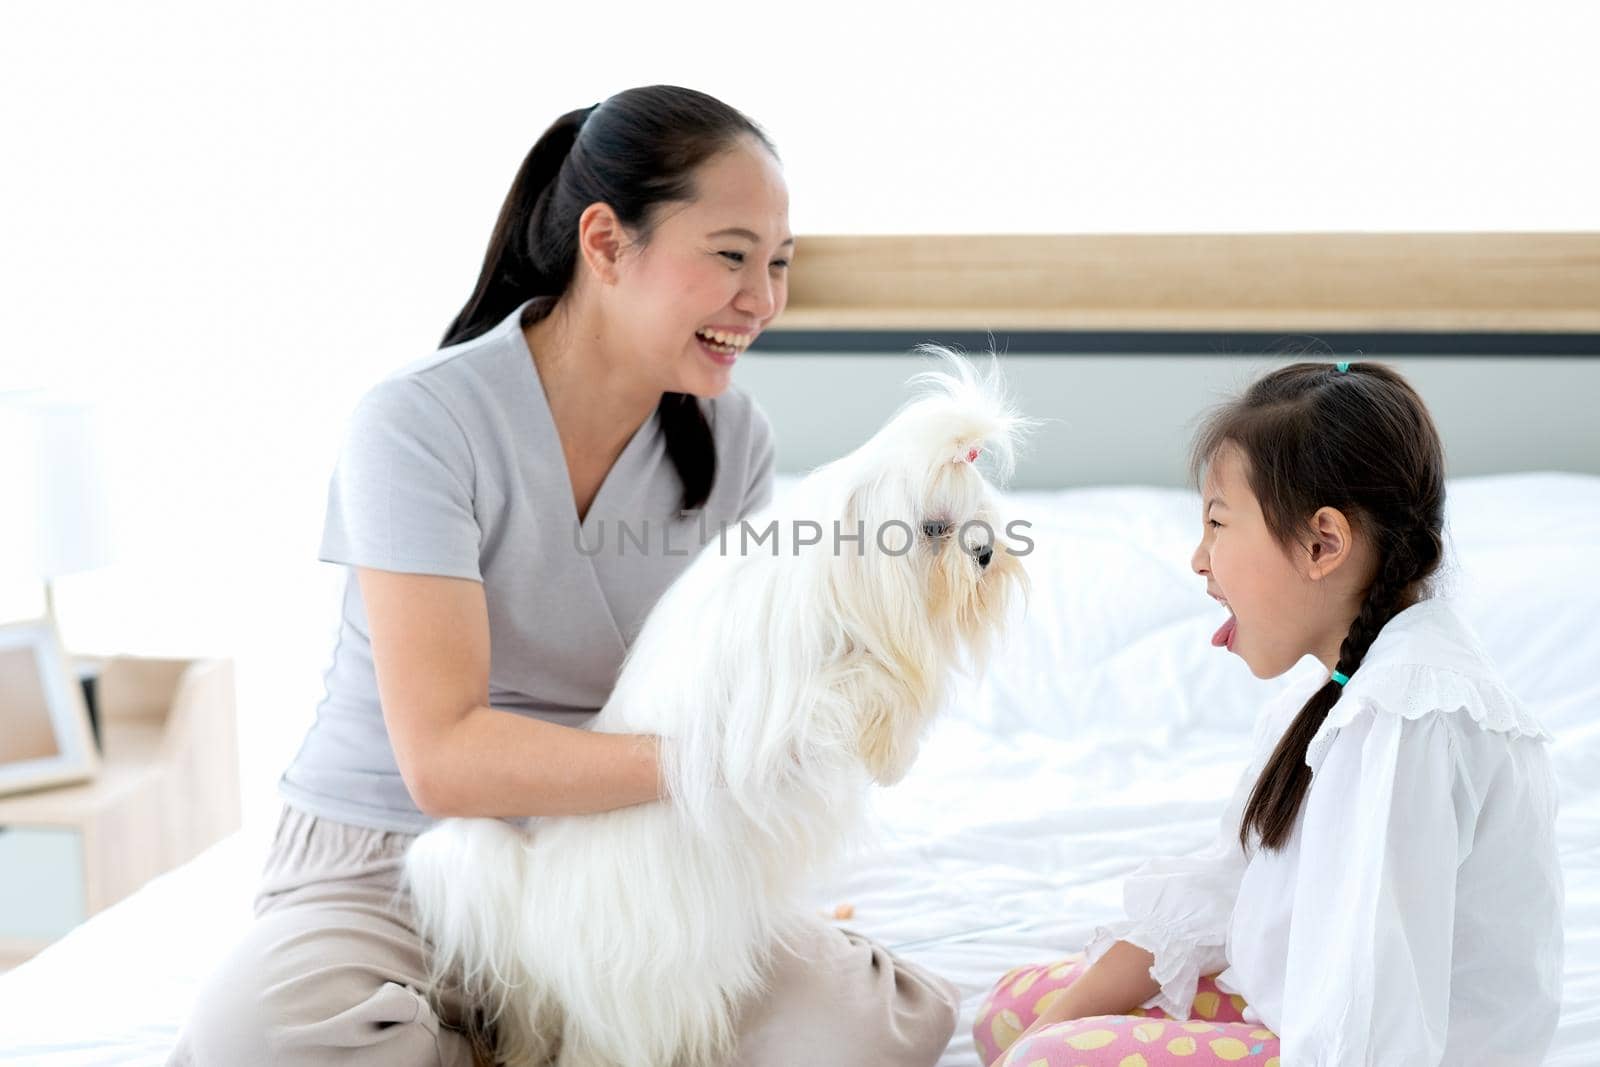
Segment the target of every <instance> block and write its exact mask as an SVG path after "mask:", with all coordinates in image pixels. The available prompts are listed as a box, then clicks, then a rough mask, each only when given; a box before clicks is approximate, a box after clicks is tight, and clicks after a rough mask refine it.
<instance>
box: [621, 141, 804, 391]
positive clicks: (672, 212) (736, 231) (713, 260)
mask: <svg viewBox="0 0 1600 1067" xmlns="http://www.w3.org/2000/svg"><path fill="white" fill-rule="evenodd" d="M694 188H695V196H694V199H692V200H690V201H687V202H685V203H676V204H669V205H666V206H665V207H664V208H663V209H662V213H661V215H660V216H659V217H658V218H657V219H656V220H655V221H654V224H653V225H652V227H651V233H650V237H649V240H648V241H646V242H645V243H644V244H643V245H640V246H635V249H634V253H635V254H631V255H629V256H627V257H626V258H625V260H624V262H623V264H622V269H621V270H620V271H619V283H618V286H617V303H618V305H619V306H620V307H623V308H625V309H626V322H627V325H628V332H629V333H630V335H631V336H630V337H629V338H628V341H629V347H630V349H631V350H632V352H634V353H635V354H636V358H637V359H638V360H639V361H640V363H641V364H642V367H641V369H642V370H643V371H644V373H646V374H647V375H649V376H650V377H651V378H653V379H655V380H656V381H657V383H658V384H659V386H660V388H661V390H662V391H663V392H677V393H690V394H693V395H695V396H702V397H710V396H716V395H718V394H720V393H722V392H723V391H724V390H726V389H727V388H728V384H729V380H730V375H731V374H732V371H733V365H734V363H735V362H736V361H737V359H738V358H739V356H740V355H741V354H742V353H743V352H744V350H745V349H746V348H747V347H748V346H749V344H750V342H751V341H753V340H755V338H756V336H757V335H758V334H759V333H760V332H761V331H762V330H763V329H765V328H766V326H767V324H768V323H770V322H771V321H772V320H773V319H774V318H776V317H777V316H778V315H779V313H781V312H782V311H783V308H784V305H785V304H787V303H788V299H789V276H788V271H789V261H790V259H791V258H792V256H793V252H794V237H793V235H792V234H791V233H790V232H789V192H788V188H787V186H786V185H785V184H784V180H783V173H782V171H781V170H780V169H779V167H778V162H777V160H775V159H773V157H772V154H771V153H770V152H768V151H767V150H766V149H765V148H763V147H762V146H760V145H759V144H757V143H756V142H755V141H754V140H753V139H749V138H745V139H743V140H741V141H739V142H738V143H737V144H736V145H735V146H734V147H732V148H730V149H729V150H727V151H725V152H723V153H721V154H719V155H717V156H714V157H712V158H711V159H709V160H707V161H706V162H705V163H704V164H702V165H701V166H700V167H699V168H698V169H697V170H696V172H695V177H694Z"/></svg>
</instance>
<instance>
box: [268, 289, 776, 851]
mask: <svg viewBox="0 0 1600 1067" xmlns="http://www.w3.org/2000/svg"><path fill="white" fill-rule="evenodd" d="M523 307H526V305H524V306H523ZM522 312H523V308H522V307H519V308H518V309H517V310H516V311H515V312H513V313H512V314H511V315H509V316H507V317H506V318H505V319H504V320H503V321H502V322H501V323H500V324H499V325H498V326H496V327H495V328H494V329H493V330H491V331H489V332H488V333H486V334H484V335H482V336H481V337H477V338H474V339H473V340H471V341H465V342H463V343H461V344H458V345H454V346H452V347H449V348H444V349H440V350H439V351H438V352H435V353H434V354H433V355H431V356H429V357H427V358H425V359H422V360H419V361H418V362H416V363H413V364H411V365H410V366H407V367H404V368H402V369H401V370H399V371H397V372H396V373H394V374H393V375H391V376H390V377H388V378H387V379H385V380H383V381H382V382H379V383H378V384H377V385H376V386H374V387H373V388H372V389H371V390H369V391H368V392H367V393H366V395H365V396H363V397H362V399H361V401H360V402H359V403H358V404H357V405H356V409H355V412H354V414H353V415H352V416H351V418H350V422H349V426H348V430H347V433H346V436H345V440H344V445H343V448H342V450H341V452H340V455H339V460H338V464H337V466H336V468H335V470H334V473H333V478H332V480H331V482H330V484H329V488H328V512H327V521H326V523H325V525H324V528H323V535H322V545H321V549H320V551H319V552H318V558H319V559H322V560H325V561H327V562H329V563H340V564H345V565H346V571H345V580H344V593H343V598H342V600H343V617H342V619H341V620H340V623H339V631H338V638H337V640H336V642H335V644H334V649H333V656H332V661H331V663H330V665H329V667H328V671H327V674H326V676H325V685H326V692H325V695H324V697H323V699H322V702H321V704H319V705H318V707H317V717H316V722H315V723H314V724H313V725H312V727H311V729H310V731H309V732H308V733H307V734H306V738H305V741H304V742H303V743H302V745H301V747H300V751H299V753H298V755H296V756H295V758H294V760H293V761H292V762H291V763H290V765H289V768H288V769H287V770H286V771H285V772H284V774H283V777H282V779H281V780H280V782H279V791H280V793H281V794H282V796H283V797H284V799H285V800H287V801H288V802H289V803H291V804H293V805H294V806H295V807H298V808H301V809H303V810H305V811H308V812H311V813H312V814H314V815H318V816H322V817H325V818H329V819H334V820H337V821H340V822H346V823H352V824H355V825H358V826H367V827H373V828H376V829H382V830H396V831H401V832H407V833H415V832H419V831H421V830H423V829H426V828H427V827H428V826H429V825H431V823H432V821H433V820H432V819H430V818H429V817H428V816H426V815H424V814H423V813H422V812H421V811H419V810H418V809H417V806H416V804H415V803H414V802H413V801H412V799H411V795H410V793H409V792H408V791H407V789H406V786H405V783H404V781H402V779H401V777H400V771H399V768H398V767H397V766H396V764H395V758H394V749H393V747H392V745H391V744H390V741H389V735H388V730H387V729H386V727H385V725H384V721H383V711H382V707H381V706H380V704H379V700H378V686H377V679H376V675H375V673H374V670H373V664H372V644H371V639H370V632H369V629H368V626H367V617H366V610H365V608H364V606H363V604H362V600H361V586H360V583H359V582H358V581H357V580H356V577H355V571H354V568H355V567H358V566H360V567H369V568H374V569H377V570H387V571H400V572H404V573H408V574H438V575H446V576H450V577H455V578H470V579H475V580H478V581H481V582H482V583H483V587H484V597H485V600H486V602H487V605H488V613H489V638H490V645H491V658H490V668H489V703H490V705H491V706H492V707H495V708H498V709H503V710H505V711H508V712H515V713H518V714H523V715H530V716H534V717H536V718H540V719H546V720H549V721H551V722H557V723H561V724H563V725H567V726H583V725H585V724H586V723H587V722H588V721H589V719H590V718H591V717H592V716H593V715H594V713H595V712H596V711H598V710H599V709H600V707H601V706H602V705H603V704H604V703H605V701H606V699H607V697H608V696H609V695H610V693H611V689H612V686H613V685H614V684H615V682H616V678H617V672H618V670H619V669H620V667H621V665H622V659H623V655H624V653H625V652H626V651H627V648H628V646H629V645H630V644H631V643H632V642H633V639H634V637H635V636H637V634H638V632H639V629H640V627H641V626H642V625H643V624H644V618H645V616H646V614H648V613H649V611H650V608H651V607H652V606H653V605H654V604H655V602H656V600H657V599H658V598H659V597H660V596H661V594H662V593H663V592H665V591H666V589H667V586H669V585H670V584H671V583H672V581H673V580H674V579H675V578H677V576H678V575H679V574H680V573H682V571H683V570H684V568H685V567H687V566H688V564H689V560H690V559H691V558H692V555H693V553H694V552H695V551H697V550H698V548H699V547H700V545H702V544H703V543H705V542H706V541H708V540H713V539H715V537H716V534H717V530H718V528H719V526H720V525H721V524H728V525H733V524H736V523H737V522H738V521H739V520H740V519H741V518H743V517H744V516H746V515H748V514H749V513H750V512H752V511H753V510H755V509H756V508H758V507H761V506H762V505H764V504H765V503H766V502H767V499H768V498H769V497H770V496H771V493H772V481H773V445H772V431H771V428H770V427H769V425H768V423H767V420H766V417H765V415H764V414H763V413H762V412H761V410H760V408H759V407H758V406H757V405H756V404H755V402H754V401H753V400H752V399H751V398H750V397H749V396H747V395H746V394H744V393H743V392H741V391H739V390H738V389H732V388H731V389H729V390H728V391H727V392H726V393H724V394H723V395H722V396H719V397H716V398H715V399H711V400H702V401H700V404H701V410H702V411H704V412H705V414H706V418H707V421H708V422H709V423H710V425H711V431H712V436H713V439H714V441H715V442H716V454H717V466H716V478H715V480H714V482H713V484H712V488H711V495H710V497H709V498H708V499H707V501H706V503H705V505H704V507H703V508H702V509H701V510H700V511H699V512H695V513H691V514H684V513H682V512H681V511H680V510H679V506H680V504H681V503H682V499H681V498H682V492H683V489H682V483H681V482H680V481H679V478H678V474H677V471H676V469H675V468H674V467H673V465H672V462H671V460H670V459H669V458H668V457H667V453H666V445H665V441H664V439H663V437H662V434H661V428H660V424H659V422H658V420H657V419H656V417H655V416H654V415H652V416H651V417H650V418H649V419H647V420H646V421H645V423H644V424H643V425H642V426H641V427H640V428H639V429H638V431H637V432H635V434H634V435H633V437H632V438H631V439H630V440H629V441H628V443H627V445H626V447H624V449H623V451H622V454H621V455H620V456H619V457H618V458H617V461H616V463H615V464H614V465H613V466H612V468H611V471H610V472H609V473H608V474H607V475H606V478H605V481H604V482H603V483H602V484H601V486H600V489H599V491H598V493H597V494H596V496H595V498H594V501H593V503H592V504H591V505H590V507H589V511H588V513H587V514H586V515H585V516H584V519H583V522H582V524H581V525H580V524H579V523H578V516H577V510H576V505H575V503H574V501H573V492H572V486H571V482H570V480H569V478H568V474H567V466H566V461H565V458H564V455H563V453H562V450H561V441H560V439H559V437H558V436H557V433H556V427H555V423H554V421H553V420H552V418H551V415H550V409H549V406H548V404H547V402H546V399H545V394H544V389H543V387H542V386H541V384H540V382H539V376H538V371H537V369H536V367H535V365H534V362H533V356H532V354H531V353H530V352H529V351H528V345H527V341H526V339H525V337H524V336H523V333H522V329H521V319H522ZM641 543H642V546H641ZM714 550H715V548H713V551H714Z"/></svg>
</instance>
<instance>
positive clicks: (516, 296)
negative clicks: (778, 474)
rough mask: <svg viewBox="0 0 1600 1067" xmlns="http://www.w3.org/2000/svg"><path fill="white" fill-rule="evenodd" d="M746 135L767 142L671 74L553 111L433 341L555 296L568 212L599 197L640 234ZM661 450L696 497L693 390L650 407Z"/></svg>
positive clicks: (572, 259)
mask: <svg viewBox="0 0 1600 1067" xmlns="http://www.w3.org/2000/svg"><path fill="white" fill-rule="evenodd" d="M744 137H753V138H755V139H756V141H757V143H759V144H760V145H762V146H763V147H765V148H766V149H767V151H769V152H771V153H772V154H773V156H774V158H776V156H777V150H776V149H775V148H773V146H772V142H771V141H770V140H768V139H767V136H766V134H765V133H763V132H762V131H761V129H760V127H758V126H757V125H756V124H755V123H754V122H751V121H750V120H749V119H748V118H746V117H745V116H744V115H742V114H740V113H739V112H738V111H736V110H734V109H733V108H731V107H729V106H728V105H727V104H724V103H723V102H722V101H720V100H717V99H716V98H715V97H711V96H707V95H706V94H705V93H701V92H696V91H695V90H693V89H681V88H678V87H677V86H673V85H651V86H646V87H643V88H638V89H627V90H624V91H623V92H620V93H618V94H616V95H615V96H613V97H610V98H609V99H607V100H605V101H604V102H602V103H599V104H596V105H595V106H593V107H587V108H581V109H579V110H577V111H569V112H567V113H566V114H565V115H562V116H561V117H560V118H559V119H557V120H556V121H555V123H554V124H552V125H551V127H550V128H549V129H548V130H546V131H545V132H544V134H543V136H541V137H540V138H539V140H538V142H537V143H536V144H534V146H533V148H532V150H531V151H529V152H528V156H527V158H526V159H524V160H523V161H522V167H521V169H519V170H518V171H517V176H516V179H515V180H514V181H513V182H512V183H511V191H510V192H509V193H508V194H507V195H506V201H505V204H504V205H503V206H502V207H501V208H500V217H499V219H498V220H497V221H496V222H495V225H494V233H493V234H492V235H491V236H490V238H489V249H488V251H487V252H486V253H485V254H484V257H483V269H482V270H481V271H480V272H479V274H478V284H477V286H476V287H475V288H474V289H473V291H472V295H471V296H470V297H468V298H467V302H466V305H465V306H464V307H462V309H461V311H460V313H459V314H457V315H456V317H455V321H454V322H452V323H451V324H450V328H449V329H448V330H446V331H445V335H444V339H443V340H442V341H441V342H440V344H441V346H449V345H453V344H459V343H460V342H462V341H469V340H471V339H472V338H474V337H477V336H479V335H480V334H483V333H485V332H487V331H488V330H489V329H491V328H492V327H493V326H495V325H496V324H497V323H499V322H500V321H501V320H502V319H504V318H505V317H506V316H507V315H509V314H511V312H512V311H513V310H514V309H515V308H516V307H517V306H518V305H520V304H522V303H523V302H524V301H528V300H530V299H531V298H535V297H536V298H538V299H533V300H532V302H531V303H530V304H529V305H528V307H527V309H526V310H525V311H524V313H523V316H522V325H523V326H528V325H531V324H532V323H534V322H537V321H538V320H539V319H542V318H544V317H545V316H546V315H548V314H550V312H551V311H552V310H553V309H554V308H555V306H556V304H557V302H558V301H559V300H560V299H561V298H562V296H563V295H565V293H566V291H567V287H568V286H569V285H571V284H572V278H573V275H574V273H575V271H576V268H577V263H578V218H579V216H581V215H582V214H583V212H584V210H585V209H586V208H587V207H588V206H589V205H590V204H594V203H603V204H607V205H609V206H610V207H611V210H612V211H614V212H616V214H617V218H618V219H619V220H620V221H621V222H622V224H623V225H624V226H626V227H627V228H628V229H629V230H631V231H633V233H634V234H636V235H637V238H638V241H639V243H640V244H643V243H645V242H646V241H648V240H649V238H650V232H651V229H652V228H653V224H654V222H655V221H656V218H657V215H656V210H657V209H658V208H659V207H661V206H663V205H666V204H671V203H681V202H684V201H688V200H692V199H693V198H694V196H695V188H694V171H695V169H696V168H697V167H699V166H700V164H702V163H704V162H705V161H706V160H708V159H710V158H712V157H713V156H716V155H718V154H719V153H721V152H723V151H725V150H727V149H729V148H731V147H732V146H733V145H734V144H735V143H736V142H737V141H738V140H739V139H741V138H744ZM656 416H657V418H658V419H659V420H660V423H661V431H662V435H663V437H664V438H665V439H666V448H667V455H668V457H670V458H671V460H672V464H673V466H674V467H675V468H677V471H678V477H679V479H680V480H681V481H682V482H683V505H682V506H683V508H684V509H685V510H693V509H695V508H698V507H700V506H701V505H703V504H704V503H705V501H706V497H707V496H708V495H710V492H711V484H712V481H713V480H714V479H715V477H716V468H717V456H716V448H715V446H714V444H713V442H712V437H711V428H710V427H709V426H708V425H707V424H706V419H705V415H704V414H703V413H702V412H701V410H700V405H699V404H698V403H697V402H696V401H695V398H694V397H693V396H689V395H687V394H684V393H665V394H663V395H662V397H661V403H660V404H659V406H658V407H657V409H656Z"/></svg>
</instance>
